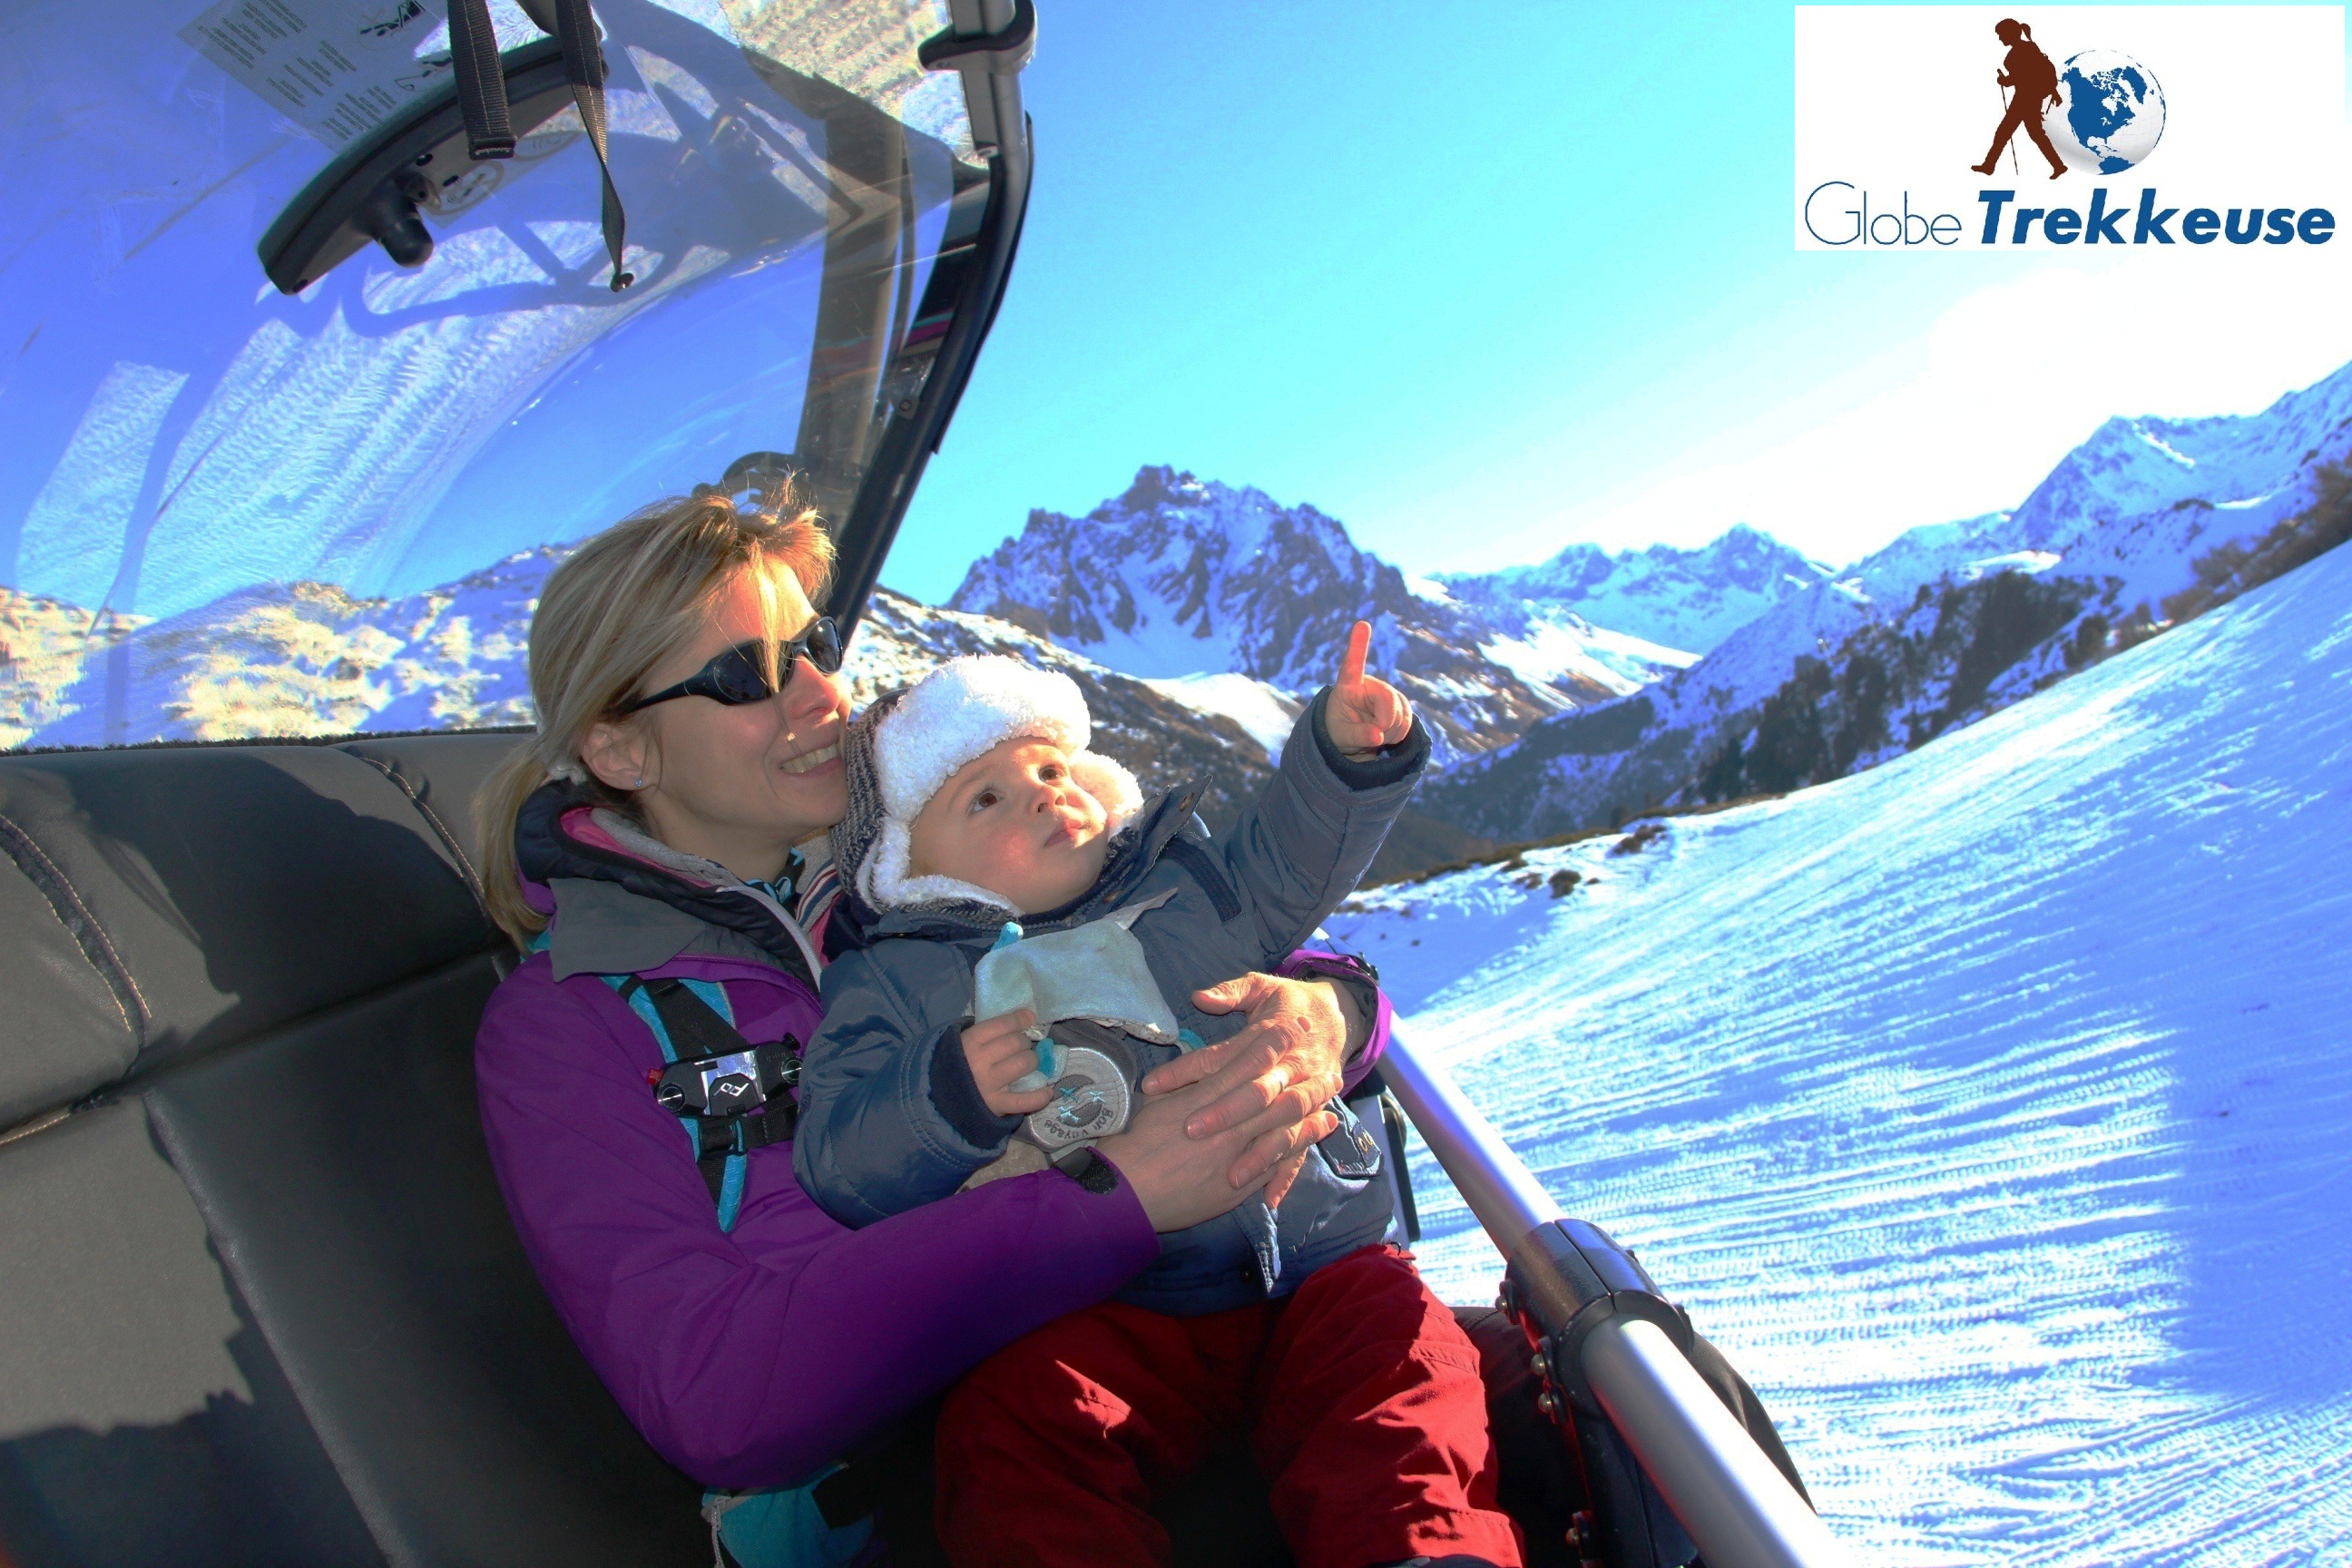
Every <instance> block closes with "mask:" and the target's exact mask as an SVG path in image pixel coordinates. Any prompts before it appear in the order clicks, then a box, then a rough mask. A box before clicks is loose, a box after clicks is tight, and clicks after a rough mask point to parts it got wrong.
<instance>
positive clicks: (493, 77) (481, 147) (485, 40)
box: [449, 0, 515, 160]
mask: <svg viewBox="0 0 2352 1568" xmlns="http://www.w3.org/2000/svg"><path fill="white" fill-rule="evenodd" d="M449 61H450V64H451V65H452V66H454V67H455V68H456V69H457V108H458V110H459V111H460V112H461V113H463V114H464V115H465V117H466V151H467V153H468V154H469V155H471V156H472V157H473V158H475V159H476V160H480V159H483V158H511V157H513V156H514V150H515V133H514V120H513V118H512V116H510V115H509V113H508V112H507V73H506V66H505V63H504V62H503V61H501V60H500V59H499V35H498V33H497V31H496V30H495V29H494V28H492V27H491V26H490V6H489V0H449Z"/></svg>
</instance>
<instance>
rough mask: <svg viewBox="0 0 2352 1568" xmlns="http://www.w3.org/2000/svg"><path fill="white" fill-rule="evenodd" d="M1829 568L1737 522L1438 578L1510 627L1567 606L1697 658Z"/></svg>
mask: <svg viewBox="0 0 2352 1568" xmlns="http://www.w3.org/2000/svg"><path fill="white" fill-rule="evenodd" d="M1829 575H1830V569H1829V568H1828V567H1827V566H1824V565H1822V563H1820V562H1818V561H1814V560H1812V559H1811V558H1810V557H1808V556H1807V555H1805V554H1804V553H1803V552H1801V551H1798V550H1795V549H1792V548H1791V547H1790V546H1789V545H1786V544H1783V543H1781V542H1780V541H1779V540H1777V539H1775V538H1773V537H1772V536H1771V535H1770V534H1769V533H1766V532H1764V531H1762V530H1760V529H1757V528H1752V527H1750V526H1748V524H1747V523H1744V522H1743V523H1736V524H1734V525H1733V526H1732V527H1731V528H1729V529H1727V530H1726V531H1724V532H1723V533H1722V534H1721V535H1720V536H1718V537H1717V539H1715V540H1714V541H1713V542H1710V543H1708V544H1706V545H1703V546H1701V547H1700V548H1698V549H1696V550H1681V549H1677V548H1675V546H1673V545H1670V544H1653V545H1651V546H1650V547H1649V548H1648V549H1646V550H1628V551H1623V552H1619V553H1616V554H1612V553H1611V552H1608V551H1606V550H1603V549H1601V547H1600V546H1599V545H1597V544H1571V545H1570V546H1569V547H1568V548H1567V549H1565V550H1563V551H1561V552H1559V554H1557V555H1555V556H1553V557H1552V558H1551V559H1550V560H1549V561H1545V562H1540V563H1538V564H1536V565H1533V566H1509V567H1505V568H1504V569H1503V570H1501V571H1499V572H1488V573H1483V574H1469V573H1459V574H1447V575H1445V576H1444V577H1441V578H1440V581H1441V582H1443V583H1444V584H1445V586H1446V588H1447V589H1448V590H1449V591H1450V592H1451V593H1452V594H1453V595H1454V597H1455V598H1456V599H1458V600H1460V601H1461V602H1463V603H1465V604H1469V605H1477V606H1478V607H1480V608H1481V609H1482V610H1484V611H1485V612H1486V615H1487V616H1489V618H1491V619H1493V620H1495V621H1496V623H1497V624H1498V625H1499V626H1503V627H1504V628H1505V629H1507V630H1509V631H1512V632H1514V633H1516V634H1517V635H1522V636H1524V635H1525V634H1526V629H1527V628H1528V627H1529V626H1535V625H1538V624H1542V623H1546V622H1554V623H1556V622H1559V620H1560V619H1561V618H1562V617H1564V616H1569V615H1573V616H1578V617H1580V618H1581V619H1582V620H1584V621H1586V622H1588V623H1591V624H1592V625H1596V626H1607V627H1609V628H1610V629H1612V631H1617V632H1622V633H1625V634H1627V635H1629V636H1632V637H1640V638H1642V639H1643V640H1644V641H1646V642H1650V643H1654V644H1656V645H1658V646H1660V647H1667V648H1679V649H1683V650H1685V651H1686V652H1687V653H1688V654H1690V655H1691V656H1692V657H1694V658H1696V657H1697V656H1699V655H1702V654H1706V653H1709V652H1712V651H1713V650H1714V649H1715V647H1717V645H1718V644H1720V643H1721V642H1722V641H1723V639H1724V638H1726V637H1729V636H1730V635H1731V634H1732V633H1733V632H1735V631H1738V629H1739V628H1740V627H1741V626H1746V625H1747V624H1748V622H1750V621H1752V620H1754V619H1756V618H1757V617H1758V616H1761V615H1763V614H1764V613H1765V612H1767V611H1769V610H1770V609H1772V608H1773V607H1774V606H1775V605H1780V604H1782V603H1784V602H1785V601H1787V600H1789V599H1791V598H1793V597H1795V596H1796V595H1800V594H1802V593H1804V592H1806V591H1807V590H1809V589H1811V587H1813V586H1814V584H1818V583H1820V582H1822V581H1823V580H1824V579H1825V578H1827V577H1828V576H1829Z"/></svg>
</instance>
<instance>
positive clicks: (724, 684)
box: [621, 616, 841, 713]
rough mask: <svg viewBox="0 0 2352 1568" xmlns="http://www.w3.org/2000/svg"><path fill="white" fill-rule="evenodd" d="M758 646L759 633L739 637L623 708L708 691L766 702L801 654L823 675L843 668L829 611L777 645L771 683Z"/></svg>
mask: <svg viewBox="0 0 2352 1568" xmlns="http://www.w3.org/2000/svg"><path fill="white" fill-rule="evenodd" d="M760 647H761V639H760V638H758V637H753V638H751V640H750V641H748V642H739V643H737V644H736V645H735V646H734V647H730V648H729V649H727V650H726V651H725V652H724V653H720V654H717V655H714V656H713V657H712V658H711V660H710V662H709V664H706V665H704V666H703V667H702V668H700V669H698V670H696V671H695V672H694V673H693V674H692V675H689V676H688V677H687V678H686V679H684V680H681V681H679V682H678V683H677V685H676V686H666V687H664V688H662V689H660V690H659V691H656V692H655V693H654V694H653V695H652V696H651V697H640V698H638V699H637V700H635V702H632V703H630V704H629V705H628V706H627V707H625V708H624V709H622V710H621V711H622V712H624V713H634V712H635V711H636V710H638V709H640V708H650V707H652V706H653V705H654V704H655V703H656V702H667V701H668V700H670V699H671V698H673V697H708V698H709V699H710V700H712V701H713V702H723V703H725V704H726V705H727V706H728V707H730V708H737V707H740V706H741V705H742V704H744V703H746V702H764V701H766V700H768V699H769V698H771V697H773V696H774V695H775V694H776V693H777V692H779V691H782V689H784V688H785V687H786V686H788V685H790V684H791V683H792V679H793V665H794V664H795V663H796V662H798V661H799V660H800V659H803V658H806V659H807V660H808V661H809V662H810V663H811V664H813V665H814V666H816V667H817V668H819V669H820V670H823V671H824V673H825V674H827V675H831V674H832V673H833V672H834V671H835V670H837V669H839V668H841V628H840V627H839V626H835V625H834V623H833V617H832V616H818V617H817V619H816V621H815V622H814V624H813V625H811V626H810V627H809V629H808V630H806V631H804V632H803V633H802V634H801V635H800V636H798V637H794V638H793V639H792V640H791V641H789V642H782V643H778V644H777V645H776V684H775V685H773V686H771V685H769V684H768V677H767V675H766V673H765V672H764V671H762V670H761V668H760Z"/></svg>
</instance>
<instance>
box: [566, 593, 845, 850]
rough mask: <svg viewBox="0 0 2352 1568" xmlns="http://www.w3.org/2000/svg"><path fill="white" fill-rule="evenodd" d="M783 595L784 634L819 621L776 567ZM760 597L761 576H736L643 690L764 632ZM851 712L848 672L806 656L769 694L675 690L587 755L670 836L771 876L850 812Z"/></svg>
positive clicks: (609, 724) (676, 843)
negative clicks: (846, 759) (832, 670)
mask: <svg viewBox="0 0 2352 1568" xmlns="http://www.w3.org/2000/svg"><path fill="white" fill-rule="evenodd" d="M775 597H776V605H775V609H776V615H775V619H774V622H773V625H774V626H775V627H776V629H777V631H778V632H779V633H781V634H782V637H785V638H787V639H789V638H791V637H796V636H799V635H801V634H803V633H804V632H805V631H807V629H808V627H809V626H810V625H811V624H813V623H814V621H815V619H816V614H817V613H816V610H815V608H814V606H813V605H810V603H809V600H808V595H807V593H806V592H805V591H804V590H803V588H802V586H801V584H800V580H799V579H798V578H796V577H794V576H793V574H792V573H790V572H787V571H781V570H780V571H778V572H777V573H776V574H775ZM760 598H761V595H760V584H758V583H757V582H756V581H754V580H753V579H752V578H751V576H750V575H749V574H738V575H737V576H736V578H735V580H734V581H733V582H732V583H730V584H728V587H727V589H726V591H725V592H724V593H722V594H721V595H719V599H718V601H717V603H716V604H715V605H713V606H712V612H711V615H710V617H709V621H708V622H707V623H706V624H705V626H704V627H703V629H702V632H701V633H700V635H699V636H698V637H694V638H693V639H691V640H690V641H688V642H687V643H685V644H683V645H682V646H680V647H677V648H676V649H674V650H673V651H672V652H671V653H670V655H669V656H668V657H667V658H664V659H663V660H662V661H661V662H660V663H659V664H657V665H656V666H655V667H654V668H653V669H651V670H650V671H648V672H647V673H646V678H645V679H644V680H643V681H642V682H641V683H640V684H639V688H638V689H640V690H642V691H658V690H660V689H663V688H664V687H667V686H671V685H674V684H676V683H677V682H678V681H681V680H684V679H687V678H688V676H691V675H692V674H694V673H695V671H697V670H698V669H700V668H702V667H703V665H705V664H706V663H708V662H709V660H710V659H711V658H712V657H713V656H715V655H718V654H720V653H724V652H725V651H726V650H727V649H729V648H730V647H735V646H736V645H737V644H739V643H742V642H748V641H754V640H757V639H758V638H759V637H761V636H762V635H763V634H762V626H763V622H764V621H765V617H763V616H762V615H761V604H760ZM848 721H849V690H848V688H847V686H846V685H845V684H844V682H843V681H842V679H841V678H840V676H839V675H837V674H836V675H827V674H825V673H824V671H822V670H820V669H818V668H816V667H815V666H814V664H812V663H811V662H810V661H809V660H807V659H806V658H799V659H795V660H793V673H792V679H789V680H787V681H786V682H785V683H784V689H782V691H780V692H778V693H777V694H776V695H774V696H772V697H770V698H767V699H766V700H762V701H758V702H745V703H740V704H736V705H732V706H730V705H729V704H727V703H723V702H718V701H714V700H711V699H709V698H708V697H679V698H674V699H672V700H669V701H667V702H658V703H656V704H654V705H653V706H652V707H650V708H647V709H645V710H643V711H641V712H639V713H637V714H635V715H634V716H632V717H631V718H628V719H624V720H615V721H605V722H604V723H600V724H598V725H597V726H596V727H595V729H594V731H593V732H592V734H591V736H590V741H589V744H588V745H587V746H586V747H585V748H583V760H585V761H586V762H587V763H588V765H589V766H590V767H591V768H593V770H594V771H595V773H596V776H597V777H598V778H600V779H602V780H603V781H604V783H605V784H609V785H611V786H612V787H613V788H614V789H617V790H624V791H626V792H628V793H630V794H632V795H635V799H636V803H637V805H638V806H639V807H640V808H641V809H642V810H643V811H644V813H645V816H646V826H647V827H649V828H650V829H651V830H652V832H653V835H654V837H656V838H659V839H660V840H661V841H662V842H663V843H665V844H667V845H668V846H670V847H672V848H674V849H682V850H684V851H686V852H687V853H688V854H689V855H699V856H701V857H703V858H705V859H709V860H716V861H718V862H719V864H720V865H722V866H724V867H726V868H728V869H729V870H730V871H732V872H734V873H735V874H736V875H737V876H739V877H746V878H753V879H760V880H766V879H771V878H772V877H774V876H775V875H776V874H777V873H778V872H780V871H782V869H783V866H784V861H785V858H786V857H787V856H789V855H790V853H791V851H792V847H793V845H795V844H798V843H800V842H801V841H803V839H806V838H810V837H814V836H815V835H816V834H819V833H822V832H824V830H825V829H827V828H829V827H832V826H834V825H835V824H836V823H838V822H839V821H840V820H841V816H842V813H843V812H844V811H845V810H847V809H848V795H847V791H846V787H845V780H846V773H845V769H844V767H843V765H842V761H841V741H842V735H843V731H844V729H845V726H846V725H847V723H848ZM641 778H642V779H643V780H644V781H645V783H644V784H638V783H637V781H638V780H639V779H641Z"/></svg>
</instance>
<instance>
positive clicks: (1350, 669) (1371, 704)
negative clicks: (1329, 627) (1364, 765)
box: [1323, 621, 1412, 760]
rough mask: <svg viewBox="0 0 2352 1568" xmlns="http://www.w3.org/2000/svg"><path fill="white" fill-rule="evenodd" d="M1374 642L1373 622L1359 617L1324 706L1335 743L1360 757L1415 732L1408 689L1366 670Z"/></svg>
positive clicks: (1345, 751) (1393, 743)
mask: <svg viewBox="0 0 2352 1568" xmlns="http://www.w3.org/2000/svg"><path fill="white" fill-rule="evenodd" d="M1371 646H1372V625H1371V623H1370V621H1358V622H1357V623H1356V624H1355V626H1353V627H1351V628H1349V632H1348V651H1347V653H1346V655H1345V656H1344V657H1342V658H1340V660H1339V681H1338V682H1337V683H1336V684H1335V685H1333V687H1332V688H1331V700H1330V701H1329V702H1328V703H1326V704H1325V705H1324V708H1323V728H1324V729H1325V730H1326V731H1328V732H1329V734H1330V736H1331V744H1332V745H1334V746H1336V747H1338V748H1339V751H1340V752H1342V753H1343V754H1346V755H1349V756H1356V757H1358V758H1359V760H1360V758H1361V757H1362V756H1363V755H1368V754H1370V752H1377V751H1379V750H1380V749H1381V747H1382V746H1393V745H1395V744H1397V743H1398V742H1401V741H1402V740H1404V738H1405V737H1406V736H1408V735H1410V734H1412V703H1411V702H1408V701H1406V700H1405V695H1404V693H1403V692H1402V691H1399V690H1398V689H1396V688H1395V687H1393V686H1391V685H1390V684H1389V683H1388V682H1387V681H1385V680H1382V679H1380V678H1379V677H1378V676H1371V675H1366V674H1365V673H1364V656H1365V654H1367V653H1368V652H1370V650H1371Z"/></svg>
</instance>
